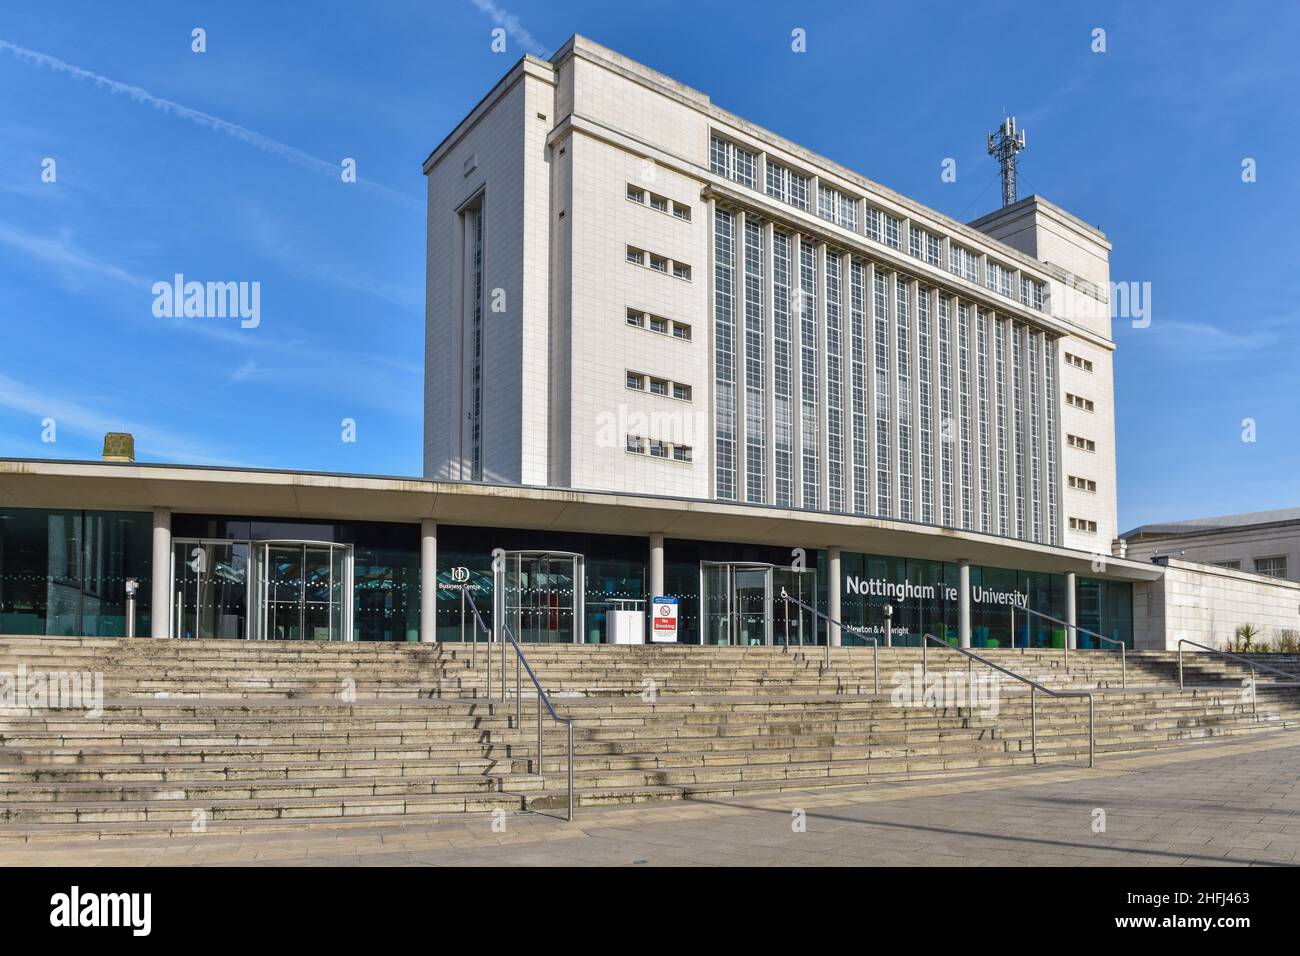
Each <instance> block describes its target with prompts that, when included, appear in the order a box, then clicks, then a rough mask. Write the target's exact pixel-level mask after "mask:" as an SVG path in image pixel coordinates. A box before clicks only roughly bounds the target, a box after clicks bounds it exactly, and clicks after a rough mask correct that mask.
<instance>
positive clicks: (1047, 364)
mask: <svg viewBox="0 0 1300 956" xmlns="http://www.w3.org/2000/svg"><path fill="white" fill-rule="evenodd" d="M1043 352H1044V354H1043V392H1044V396H1045V398H1044V402H1043V407H1044V409H1045V410H1046V419H1047V421H1046V426H1045V427H1046V430H1047V543H1048V544H1060V527H1061V517H1060V512H1059V508H1060V502H1059V501H1057V492H1056V485H1057V482H1058V481H1059V480H1060V478H1059V476H1058V475H1057V473H1056V467H1057V454H1056V401H1057V394H1056V342H1055V341H1050V340H1047V339H1044V349H1043Z"/></svg>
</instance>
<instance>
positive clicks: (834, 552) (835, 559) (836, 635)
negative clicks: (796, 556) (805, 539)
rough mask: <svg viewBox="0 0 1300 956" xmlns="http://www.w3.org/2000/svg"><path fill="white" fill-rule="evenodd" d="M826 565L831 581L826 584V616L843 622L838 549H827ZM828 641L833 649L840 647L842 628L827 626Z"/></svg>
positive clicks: (834, 625)
mask: <svg viewBox="0 0 1300 956" xmlns="http://www.w3.org/2000/svg"><path fill="white" fill-rule="evenodd" d="M826 563H827V565H829V567H830V575H831V579H830V580H829V581H828V582H826V614H827V616H828V617H830V618H831V619H832V620H833V621H839V620H842V618H841V617H840V549H839V548H838V547H834V548H827V549H826ZM827 627H828V628H829V630H828V632H827V633H828V638H827V639H828V640H829V641H830V642H831V647H839V646H840V626H839V625H838V624H834V623H830V624H828V625H827Z"/></svg>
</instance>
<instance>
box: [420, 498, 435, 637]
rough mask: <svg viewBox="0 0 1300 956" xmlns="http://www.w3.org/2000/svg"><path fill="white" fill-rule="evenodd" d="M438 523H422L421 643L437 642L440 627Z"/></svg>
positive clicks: (430, 521)
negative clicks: (438, 613) (438, 612)
mask: <svg viewBox="0 0 1300 956" xmlns="http://www.w3.org/2000/svg"><path fill="white" fill-rule="evenodd" d="M437 610H438V522H436V521H434V520H433V519H432V518H423V519H421V521H420V643H421V644H433V643H435V642H436V641H437V637H436V636H435V635H436V634H437V627H438V616H437Z"/></svg>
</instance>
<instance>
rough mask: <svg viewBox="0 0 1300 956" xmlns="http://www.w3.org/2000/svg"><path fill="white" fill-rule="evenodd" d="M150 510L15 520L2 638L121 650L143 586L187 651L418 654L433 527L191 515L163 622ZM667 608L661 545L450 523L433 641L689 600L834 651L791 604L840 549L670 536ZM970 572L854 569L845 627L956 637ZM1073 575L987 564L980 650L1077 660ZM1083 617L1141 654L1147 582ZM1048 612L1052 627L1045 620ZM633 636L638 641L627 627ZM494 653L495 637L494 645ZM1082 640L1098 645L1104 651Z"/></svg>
mask: <svg viewBox="0 0 1300 956" xmlns="http://www.w3.org/2000/svg"><path fill="white" fill-rule="evenodd" d="M151 528H152V515H151V514H150V513H148V512H106V511H51V510H36V509H0V634H48V635H85V636H96V637H113V636H121V635H124V634H125V633H126V581H127V579H129V578H134V579H135V580H137V581H138V582H139V583H140V587H139V590H138V592H137V594H138V600H137V614H136V633H137V634H141V635H147V634H149V633H150V623H151V621H152V619H153V616H154V615H155V614H163V615H166V620H167V622H168V632H169V633H170V634H172V636H176V637H182V638H193V637H201V638H229V639H249V640H268V639H273V640H295V639H302V640H321V641H338V640H345V641H346V640H353V641H418V640H419V639H420V621H421V590H422V585H423V582H422V581H421V528H420V525H418V524H403V523H384V522H369V521H320V522H313V521H300V520H287V519H281V518H260V517H248V516H238V517H236V516H215V515H198V514H180V513H177V514H174V515H172V516H171V521H170V554H169V559H168V561H167V566H166V567H165V568H162V569H161V572H160V573H162V574H164V575H165V576H166V578H167V581H168V585H169V586H168V591H167V593H168V594H169V606H168V607H166V608H154V607H152V606H151V604H152V600H151V593H152V589H151V582H152V579H153V575H154V574H155V572H156V569H155V568H154V567H153V561H152V550H151V540H152V538H151ZM663 555H664V557H663V591H664V593H663V594H662V595H652V594H650V593H648V590H649V587H650V553H649V547H648V539H647V538H646V537H644V536H631V535H626V536H625V535H609V534H594V533H583V534H579V533H567V532H556V531H544V530H536V529H507V528H484V527H470V526H463V525H452V524H439V525H438V527H437V560H436V566H437V581H436V582H435V583H434V587H435V588H436V601H435V611H434V621H435V628H434V632H435V633H434V636H435V638H436V639H437V640H439V641H460V640H471V639H473V637H474V634H475V627H474V620H475V616H474V610H475V609H477V610H478V613H479V616H480V617H481V618H482V620H483V621H484V622H485V623H486V624H487V625H488V626H489V627H496V626H497V622H498V621H500V622H504V623H505V624H507V625H508V626H509V627H510V628H511V629H512V631H513V632H514V633H515V634H516V635H517V636H518V638H519V639H520V640H521V641H524V642H534V643H537V642H552V643H593V644H599V643H614V642H617V641H619V640H627V639H629V634H630V636H631V638H635V639H637V640H645V639H646V635H648V634H649V633H650V628H649V627H642V628H639V629H637V630H635V631H634V632H629V631H628V630H627V628H626V625H627V622H628V620H629V616H631V617H635V616H636V615H637V614H639V615H640V616H641V617H642V619H643V620H644V618H646V617H647V616H648V613H647V612H648V610H649V608H648V606H647V602H648V601H649V599H651V598H653V597H660V596H662V597H670V598H675V599H676V607H677V621H678V625H677V633H676V641H677V642H678V643H686V644H722V645H728V644H740V645H751V644H782V643H786V642H788V643H791V644H816V643H823V642H825V640H826V639H827V627H826V624H825V622H824V621H823V620H821V619H819V618H817V617H816V616H815V615H812V614H811V613H808V612H806V611H804V610H802V609H801V608H800V607H799V606H798V605H797V604H790V603H787V602H785V601H784V600H782V592H783V591H784V592H785V593H787V594H790V595H792V596H796V597H798V598H799V600H800V601H802V602H803V603H805V604H807V605H809V606H811V607H815V608H817V609H818V610H820V611H822V612H825V611H826V609H827V607H828V596H829V582H830V556H829V553H828V552H827V551H825V550H818V549H807V550H804V549H791V548H786V547H774V546H767V545H754V544H741V543H725V542H715V541H700V540H692V539H688V538H666V539H665V541H664V547H663ZM959 579H960V578H959V570H958V565H957V563H956V562H946V561H934V560H918V559H914V558H904V557H889V556H884V555H870V554H859V553H853V552H849V551H844V552H843V553H842V555H841V567H840V595H841V619H842V620H843V622H844V624H845V625H846V627H847V628H849V629H850V630H846V631H845V632H844V633H843V635H842V641H843V643H845V644H853V643H862V641H861V639H860V638H859V637H857V636H856V635H855V632H854V631H853V630H851V629H855V628H856V629H861V630H863V631H865V632H866V633H874V634H881V635H883V633H884V631H885V607H886V605H888V606H889V607H890V609H891V612H892V613H891V616H890V620H889V630H890V633H891V639H892V640H893V641H894V643H895V644H909V643H911V644H915V643H916V642H917V641H918V639H919V635H920V634H921V633H932V634H935V635H936V636H939V637H946V638H948V639H952V640H955V639H956V634H957V626H958V600H957V589H958V584H959ZM1067 581H1068V578H1067V576H1066V575H1065V574H1050V573H1046V572H1038V571H1032V572H1031V571H1020V570H1015V569H1011V568H994V567H979V566H974V565H972V566H971V569H970V587H971V603H970V619H971V644H972V646H975V647H1007V646H1009V645H1010V644H1011V642H1012V641H1013V640H1014V645H1015V646H1017V647H1051V646H1061V645H1062V644H1063V642H1064V639H1065V637H1064V630H1065V629H1064V626H1063V625H1061V624H1058V623H1054V622H1053V621H1052V620H1050V618H1056V619H1058V620H1061V621H1063V620H1065V619H1066V617H1067V613H1068V611H1067V597H1066V588H1067ZM1075 601H1076V619H1077V623H1078V625H1079V626H1080V627H1082V628H1087V629H1088V630H1092V631H1097V632H1099V633H1101V634H1104V635H1106V636H1108V637H1111V638H1114V639H1116V640H1121V641H1124V642H1125V643H1126V644H1127V645H1128V646H1129V647H1132V646H1133V645H1132V641H1133V610H1132V586H1131V585H1130V584H1128V583H1127V582H1118V581H1111V580H1104V579H1101V578H1086V577H1083V576H1080V577H1079V578H1078V579H1077V581H1076V588H1075ZM1031 611H1033V612H1037V614H1033V613H1030V612H1031ZM620 628H621V629H622V630H620ZM479 637H480V639H482V632H481V631H480V632H479ZM1092 640H1093V639H1092V638H1090V637H1089V636H1088V635H1086V634H1080V636H1079V639H1078V644H1079V646H1081V647H1091V646H1094V645H1093V643H1092Z"/></svg>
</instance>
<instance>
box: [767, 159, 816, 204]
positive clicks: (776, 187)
mask: <svg viewBox="0 0 1300 956" xmlns="http://www.w3.org/2000/svg"><path fill="white" fill-rule="evenodd" d="M808 182H809V180H808V177H807V176H804V175H801V174H800V173H796V172H795V171H794V170H793V169H787V168H786V167H784V166H782V165H781V164H780V163H774V162H772V160H770V159H769V160H768V161H767V194H768V195H769V196H771V197H772V198H773V199H779V200H781V202H784V203H789V204H790V205H791V206H794V207H795V208H796V209H807V208H808Z"/></svg>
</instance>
